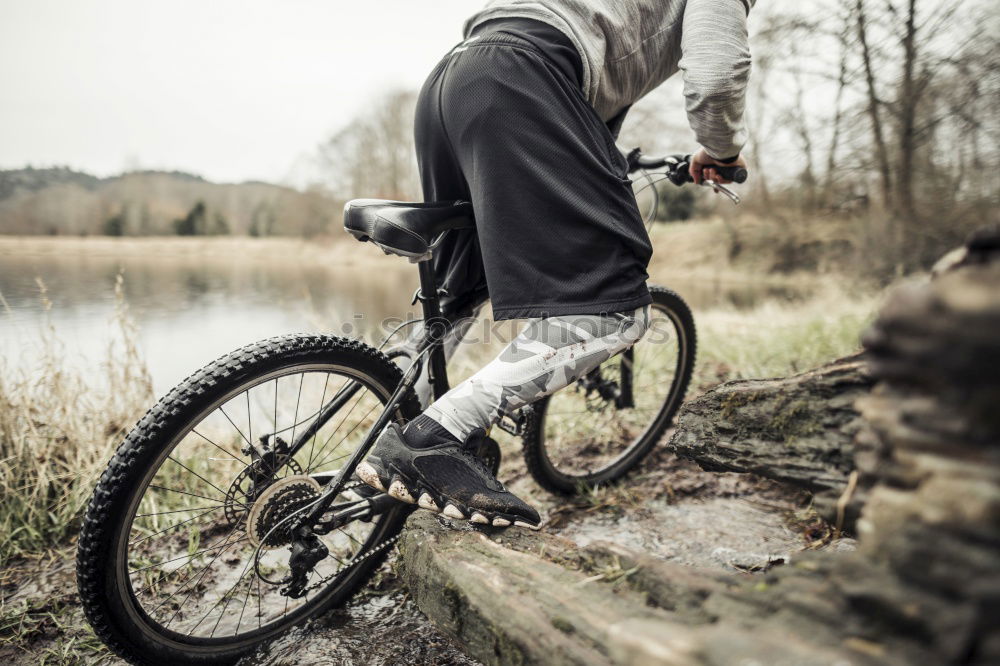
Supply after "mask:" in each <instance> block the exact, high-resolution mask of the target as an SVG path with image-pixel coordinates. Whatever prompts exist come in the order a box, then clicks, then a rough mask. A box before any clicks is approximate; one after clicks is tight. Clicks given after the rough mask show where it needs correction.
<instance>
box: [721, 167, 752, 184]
mask: <svg viewBox="0 0 1000 666" xmlns="http://www.w3.org/2000/svg"><path fill="white" fill-rule="evenodd" d="M712 168H714V169H715V170H716V171H718V172H719V175H720V176H722V177H723V178H725V179H726V180H731V181H733V182H734V183H745V182H747V176H748V175H749V173H748V172H747V170H746V169H744V168H743V167H737V166H731V167H727V166H716V167H712Z"/></svg>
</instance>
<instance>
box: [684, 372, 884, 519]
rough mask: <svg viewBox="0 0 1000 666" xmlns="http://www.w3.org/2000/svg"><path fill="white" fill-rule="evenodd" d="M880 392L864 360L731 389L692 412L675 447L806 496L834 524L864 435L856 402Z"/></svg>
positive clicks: (691, 407) (709, 464)
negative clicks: (857, 438) (801, 491)
mask: <svg viewBox="0 0 1000 666" xmlns="http://www.w3.org/2000/svg"><path fill="white" fill-rule="evenodd" d="M873 384H874V381H873V380H872V378H871V375H870V374H869V373H868V371H867V368H866V365H865V361H864V359H863V358H862V356H861V355H860V354H858V355H856V356H851V357H848V358H844V359H840V360H838V361H834V362H832V363H829V364H827V365H824V366H822V367H820V368H817V369H815V370H810V371H809V372H804V373H802V374H798V375H794V376H792V377H787V378H781V379H752V380H738V381H731V382H726V383H724V384H722V385H720V386H718V387H715V388H713V389H711V390H709V391H707V392H706V393H704V394H703V395H701V396H698V397H697V398H695V399H693V400H691V401H690V402H688V403H687V404H685V406H684V407H683V409H682V410H681V413H680V415H679V417H678V422H677V429H676V431H675V432H674V435H673V436H672V437H671V439H670V442H669V444H668V447H669V448H670V449H671V450H672V451H673V452H674V453H676V454H677V455H678V456H680V457H682V458H688V459H690V460H693V461H694V462H696V463H698V465H700V466H701V467H702V468H703V469H706V470H710V471H720V472H742V473H747V472H749V473H753V474H756V475H758V476H761V477H765V478H768V479H774V480H776V481H781V482H783V483H787V484H789V485H792V486H795V487H797V488H802V489H804V490H807V491H809V492H811V493H813V496H814V498H815V502H814V505H815V507H816V509H817V510H818V511H819V512H820V514H821V515H823V517H824V518H826V519H827V520H829V521H831V522H834V521H836V520H837V500H838V499H839V498H840V497H841V495H842V494H843V493H844V490H845V488H846V487H847V484H848V479H849V477H850V474H851V472H852V470H853V469H854V453H855V448H854V438H855V436H856V435H857V434H858V432H859V431H860V430H861V429H862V427H863V420H862V418H861V415H860V414H859V413H858V410H857V408H856V407H855V402H856V401H857V399H858V398H860V397H862V396H864V395H866V394H867V393H868V392H869V391H870V390H871V387H872V385H873ZM856 513H857V507H855V509H854V510H853V511H851V512H849V514H848V515H847V516H846V519H847V524H850V523H851V522H852V521H853V518H854V516H855V515H856Z"/></svg>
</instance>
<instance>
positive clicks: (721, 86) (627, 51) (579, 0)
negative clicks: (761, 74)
mask: <svg viewBox="0 0 1000 666" xmlns="http://www.w3.org/2000/svg"><path fill="white" fill-rule="evenodd" d="M753 3H754V0H491V1H490V2H489V3H487V5H486V7H485V8H484V9H483V10H482V11H480V12H479V13H477V14H475V15H474V16H472V18H470V19H469V20H468V21H467V22H466V24H465V34H466V36H469V34H470V33H471V32H472V30H473V29H474V28H475V27H476V26H477V25H479V24H480V23H483V22H484V21H489V20H491V19H496V18H507V17H524V18H531V19H535V20H538V21H543V22H545V23H547V24H549V25H551V26H553V27H555V28H557V29H558V30H560V31H562V32H563V33H564V34H565V35H566V36H567V37H569V38H570V39H571V40H572V42H573V44H574V45H575V46H576V48H577V50H578V51H579V52H580V58H581V60H582V61H583V92H584V94H585V95H586V96H587V100H588V101H589V102H590V103H591V104H592V105H593V106H594V108H595V109H596V110H597V113H598V114H599V115H600V116H601V118H603V119H604V120H605V121H607V120H610V119H611V118H614V117H615V116H616V115H618V113H619V112H621V111H622V109H624V108H626V107H628V106H630V105H632V104H633V103H635V101H636V100H638V99H639V98H641V97H642V96H644V95H645V94H646V93H648V92H649V91H651V90H653V89H654V88H656V87H657V86H658V85H660V84H661V83H663V81H665V80H666V79H668V78H669V77H671V76H673V75H674V74H676V73H677V72H678V71H681V72H683V76H684V97H685V99H686V108H687V115H688V120H689V122H690V124H691V129H693V130H694V133H695V138H696V139H697V140H698V143H700V144H701V145H702V146H704V147H705V150H707V151H708V153H709V155H711V156H712V157H715V158H725V157H730V156H733V155H736V154H738V153H739V152H740V150H741V149H742V147H743V143H744V142H745V141H746V131H745V128H744V124H743V109H744V106H745V102H744V100H745V94H746V86H747V80H748V79H749V76H750V47H749V45H748V40H747V13H748V12H749V11H750V7H751V6H752V5H753Z"/></svg>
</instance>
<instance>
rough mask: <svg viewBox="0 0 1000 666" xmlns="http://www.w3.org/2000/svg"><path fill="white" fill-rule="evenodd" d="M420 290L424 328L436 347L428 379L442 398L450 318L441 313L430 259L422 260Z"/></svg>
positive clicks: (432, 354) (445, 375)
mask: <svg viewBox="0 0 1000 666" xmlns="http://www.w3.org/2000/svg"><path fill="white" fill-rule="evenodd" d="M417 265H418V266H419V271H420V291H419V293H418V294H417V298H418V299H419V300H420V305H421V307H422V309H423V313H424V330H425V331H426V332H427V335H428V343H429V344H432V345H434V346H435V347H436V348H435V349H432V350H431V351H430V353H429V355H428V356H429V358H428V361H427V372H428V379H429V380H430V384H431V386H432V387H433V388H434V398H435V399H437V398H440V397H441V396H443V395H444V394H445V393H447V392H448V389H449V388H450V386H449V384H448V367H447V361H446V359H445V356H444V353H443V346H442V344H443V341H444V337H445V335H446V334H447V332H448V320H447V319H445V318H444V317H443V316H442V315H441V304H440V302H439V300H438V286H437V279H436V278H435V277H434V263H433V262H432V261H430V260H426V261H421V262H420V263H419V264H417Z"/></svg>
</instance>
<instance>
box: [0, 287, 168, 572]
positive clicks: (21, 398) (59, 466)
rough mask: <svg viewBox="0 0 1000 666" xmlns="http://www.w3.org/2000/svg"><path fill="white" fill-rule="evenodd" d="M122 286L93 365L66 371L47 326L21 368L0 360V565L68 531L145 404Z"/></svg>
mask: <svg viewBox="0 0 1000 666" xmlns="http://www.w3.org/2000/svg"><path fill="white" fill-rule="evenodd" d="M40 286H41V287H42V298H43V305H44V307H45V308H46V310H47V309H48V308H49V307H50V305H51V304H50V303H48V302H47V301H45V295H44V293H45V292H44V285H40ZM122 286H123V284H122V279H121V277H120V276H119V278H118V282H117V286H116V297H117V306H116V315H115V318H114V321H113V322H112V330H113V334H112V336H111V338H110V340H109V342H108V351H107V357H106V360H105V362H104V363H103V364H102V365H101V367H100V368H97V369H93V370H96V372H94V371H91V372H85V371H83V370H70V369H69V367H70V365H69V364H67V363H66V361H67V358H66V352H65V350H64V349H63V347H62V346H61V344H60V342H59V339H58V336H57V332H56V331H55V330H54V329H53V328H52V327H51V325H48V324H47V325H45V326H43V327H42V328H41V330H40V331H39V332H38V334H39V345H40V347H41V352H42V353H41V354H39V355H38V363H37V364H36V365H34V366H33V367H31V368H30V371H29V370H27V369H25V370H20V371H14V370H11V369H10V368H5V367H2V366H0V534H2V535H3V540H2V542H0V562H9V561H10V559H11V558H14V557H17V556H24V555H28V554H32V553H39V552H43V551H46V550H48V549H50V548H53V547H56V546H58V545H59V544H61V543H63V542H64V541H65V539H66V538H67V537H68V536H70V535H72V534H73V533H75V531H76V529H77V526H78V523H79V518H80V515H81V513H82V511H83V509H84V507H85V505H86V502H87V500H88V499H89V496H90V493H91V492H92V490H93V486H94V482H95V480H96V478H97V476H98V475H99V474H100V472H101V470H102V469H103V467H104V465H106V464H107V461H108V459H109V458H110V456H111V453H112V452H113V450H114V448H115V446H116V445H117V444H118V443H119V442H120V441H121V438H122V436H123V435H124V433H125V430H126V429H127V428H128V427H130V426H131V425H132V423H133V422H134V421H135V419H136V418H137V417H138V416H139V415H141V414H142V412H143V410H144V409H145V408H147V407H148V406H149V405H150V404H152V398H153V394H152V385H151V382H150V378H149V375H148V373H147V371H146V365H145V363H144V362H143V359H142V358H141V356H140V354H139V352H138V349H137V347H136V345H135V330H134V326H133V324H132V322H131V320H130V319H129V316H128V310H127V306H126V304H125V301H124V298H123V296H122V294H123V289H122Z"/></svg>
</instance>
